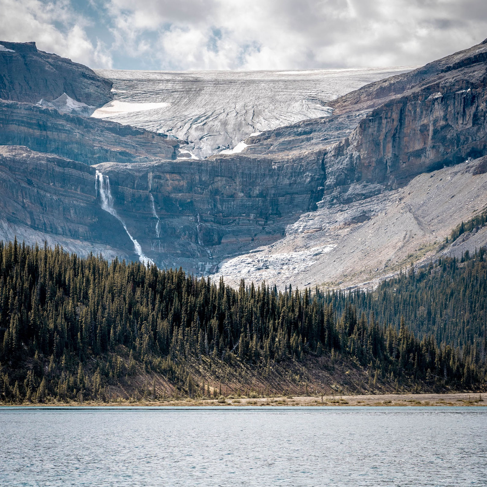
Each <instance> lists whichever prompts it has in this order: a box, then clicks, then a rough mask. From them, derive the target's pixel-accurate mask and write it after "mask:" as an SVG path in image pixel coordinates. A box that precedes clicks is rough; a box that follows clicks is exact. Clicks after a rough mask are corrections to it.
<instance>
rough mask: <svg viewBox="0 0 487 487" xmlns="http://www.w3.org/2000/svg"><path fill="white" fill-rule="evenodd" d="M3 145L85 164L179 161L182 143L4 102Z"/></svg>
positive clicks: (0, 107) (0, 117)
mask: <svg viewBox="0 0 487 487" xmlns="http://www.w3.org/2000/svg"><path fill="white" fill-rule="evenodd" d="M0 144H2V145H22V146H26V147H29V148H30V149H32V150H34V151H38V152H48V153H52V154H57V155H59V156H62V157H66V158H68V159H72V160H74V161H79V162H84V163H85V164H98V163H100V162H105V161H115V162H145V161H149V160H153V159H155V158H157V159H176V157H177V148H178V147H179V143H178V141H176V140H174V139H170V138H168V137H167V136H166V135H164V134H155V133H153V132H147V131H146V130H142V129H138V128H134V127H130V126H128V125H120V124H118V123H114V122H107V121H104V120H96V119H91V118H84V117H80V116H77V115H70V114H62V113H59V112H58V111H57V110H55V109H53V108H44V107H40V106H36V105H32V104H29V103H19V102H12V101H4V100H0Z"/></svg>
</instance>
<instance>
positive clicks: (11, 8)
mask: <svg viewBox="0 0 487 487" xmlns="http://www.w3.org/2000/svg"><path fill="white" fill-rule="evenodd" d="M0 11H1V12H2V15H0V33H1V34H0V36H1V38H2V40H8V41H12V42H29V41H35V42H36V45H37V48H38V49H40V50H42V51H47V52H54V53H56V54H59V55H60V56H64V57H67V58H69V59H72V60H73V61H76V62H80V63H83V64H87V65H89V66H91V67H111V66H112V60H111V55H110V53H109V52H108V51H107V49H106V48H105V47H104V45H103V43H101V42H99V41H97V40H96V39H95V40H92V39H89V38H88V36H87V34H86V31H85V27H86V26H87V25H88V24H89V20H87V19H84V18H83V17H81V16H80V15H79V14H77V13H76V12H75V10H74V9H73V8H72V7H71V5H70V3H69V1H67V0H59V1H54V2H48V3H44V2H42V1H40V0H0Z"/></svg>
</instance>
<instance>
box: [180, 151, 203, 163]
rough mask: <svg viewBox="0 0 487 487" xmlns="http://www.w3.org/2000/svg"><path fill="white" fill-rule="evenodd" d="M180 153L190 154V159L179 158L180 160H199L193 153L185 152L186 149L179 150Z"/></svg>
mask: <svg viewBox="0 0 487 487" xmlns="http://www.w3.org/2000/svg"><path fill="white" fill-rule="evenodd" d="M179 153H180V154H188V156H189V157H181V158H178V159H195V160H197V161H198V160H199V159H198V158H197V157H196V156H195V155H194V154H193V153H192V152H191V151H189V150H184V149H179Z"/></svg>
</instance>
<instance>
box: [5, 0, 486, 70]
mask: <svg viewBox="0 0 487 487" xmlns="http://www.w3.org/2000/svg"><path fill="white" fill-rule="evenodd" d="M71 2H72V3H70V2H69V0H55V1H53V2H47V3H46V2H42V1H41V0H0V8H2V6H3V8H2V11H3V12H7V15H4V16H2V18H1V19H0V30H1V31H2V32H3V33H4V36H5V35H6V37H9V40H36V41H37V42H38V45H39V47H40V48H42V49H45V50H49V51H53V52H58V53H60V54H62V55H65V56H68V57H72V58H73V59H74V60H76V61H80V62H84V63H86V64H89V65H90V66H93V67H96V66H104V67H109V66H110V65H114V66H115V67H117V68H127V69H130V68H146V69H177V70H186V69H255V70H257V69H284V70H287V69H313V68H315V69H316V68H334V67H364V66H371V67H374V66H375V67H380V66H393V65H419V64H424V63H426V62H429V61H431V60H433V59H437V58H439V57H441V56H444V55H447V54H449V53H452V52H455V51H458V50H460V49H464V48H467V47H469V46H471V45H473V44H475V43H478V42H480V41H482V40H483V38H484V37H485V35H486V34H485V33H486V32H487V2H485V0H245V1H243V0H178V1H174V0H138V1H137V2H134V1H133V0H71ZM87 5H88V7H87ZM100 39H103V42H102V41H101V40H100Z"/></svg>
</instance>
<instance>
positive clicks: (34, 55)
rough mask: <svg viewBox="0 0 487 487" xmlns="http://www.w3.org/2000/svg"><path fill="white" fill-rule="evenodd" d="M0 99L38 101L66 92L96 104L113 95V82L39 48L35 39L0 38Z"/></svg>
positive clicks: (50, 98)
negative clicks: (19, 40)
mask: <svg viewBox="0 0 487 487" xmlns="http://www.w3.org/2000/svg"><path fill="white" fill-rule="evenodd" d="M0 45H1V46H3V48H4V49H1V50H0V98H2V99H4V100H14V101H23V102H28V103H37V102H39V101H40V100H41V99H45V100H54V99H56V98H59V97H60V96H62V95H63V93H66V94H67V95H68V96H69V97H71V98H72V99H74V100H76V101H78V102H81V103H85V104H86V105H89V106H93V107H99V106H101V105H104V104H105V103H108V102H109V101H110V100H111V99H112V98H113V96H112V93H111V88H112V82H111V81H109V80H107V79H105V78H102V77H100V76H98V75H97V74H96V73H95V72H94V71H93V70H91V69H90V68H88V67H86V66H83V65H82V64H78V63H73V62H72V61H71V60H70V59H65V58H62V57H60V56H57V55H56V54H49V53H47V52H43V51H38V50H37V48H36V45H35V42H27V43H20V42H5V41H0Z"/></svg>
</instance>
